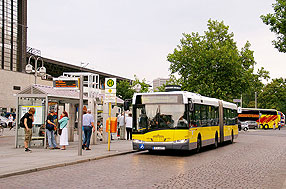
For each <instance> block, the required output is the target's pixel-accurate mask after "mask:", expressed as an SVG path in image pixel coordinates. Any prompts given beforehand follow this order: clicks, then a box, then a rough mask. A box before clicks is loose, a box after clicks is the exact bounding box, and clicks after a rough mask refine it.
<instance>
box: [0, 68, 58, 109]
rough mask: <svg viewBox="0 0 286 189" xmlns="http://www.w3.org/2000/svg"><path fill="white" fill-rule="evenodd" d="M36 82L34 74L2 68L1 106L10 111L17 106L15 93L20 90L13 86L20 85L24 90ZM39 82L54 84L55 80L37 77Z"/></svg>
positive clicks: (0, 74) (0, 72)
mask: <svg viewBox="0 0 286 189" xmlns="http://www.w3.org/2000/svg"><path fill="white" fill-rule="evenodd" d="M34 82H35V77H34V75H33V74H26V73H21V72H13V71H8V70H2V69H0V108H7V111H8V112H9V111H10V108H16V106H17V98H16V96H14V94H17V93H18V92H20V91H19V90H13V87H14V86H19V87H21V90H23V89H25V88H26V87H28V86H29V85H31V84H34ZM37 84H41V85H48V86H52V85H53V82H52V81H47V80H42V79H41V77H37Z"/></svg>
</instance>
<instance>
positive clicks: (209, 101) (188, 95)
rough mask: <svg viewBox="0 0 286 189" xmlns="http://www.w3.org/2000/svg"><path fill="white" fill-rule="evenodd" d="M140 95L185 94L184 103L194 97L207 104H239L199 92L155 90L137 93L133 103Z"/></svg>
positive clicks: (224, 105) (194, 101)
mask: <svg viewBox="0 0 286 189" xmlns="http://www.w3.org/2000/svg"><path fill="white" fill-rule="evenodd" d="M138 95H142V96H144V95H183V103H184V104H187V103H188V99H192V102H193V103H195V104H205V105H212V106H219V102H220V101H221V102H222V103H223V107H224V108H230V109H237V105H236V104H234V103H230V102H226V101H223V100H219V99H216V98H210V97H206V96H202V95H200V94H197V93H192V92H188V91H172V92H154V93H135V94H134V96H133V101H132V104H135V99H136V96H138Z"/></svg>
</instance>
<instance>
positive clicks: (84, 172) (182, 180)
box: [0, 129, 286, 189]
mask: <svg viewBox="0 0 286 189" xmlns="http://www.w3.org/2000/svg"><path fill="white" fill-rule="evenodd" d="M23 163H25V162H23ZM285 180H286V129H284V130H280V131H279V130H275V131H273V130H267V131H249V132H240V134H239V137H238V139H237V140H236V141H235V143H233V144H224V145H222V146H220V147H219V148H217V149H211V148H204V149H203V151H202V152H201V153H195V152H191V153H177V152H161V153H155V154H153V153H148V152H139V153H133V154H128V155H123V156H117V157H112V158H107V159H101V160H96V161H92V162H87V163H82V164H77V165H72V166H67V167H60V168H55V169H50V170H45V171H39V172H34V173H30V174H26V175H19V176H14V177H8V178H4V179H0V188H267V189H268V188H274V189H275V188H283V185H284V187H285V185H286V182H285Z"/></svg>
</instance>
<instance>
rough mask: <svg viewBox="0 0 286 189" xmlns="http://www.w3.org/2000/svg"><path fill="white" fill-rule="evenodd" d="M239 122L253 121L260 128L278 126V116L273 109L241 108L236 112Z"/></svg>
mask: <svg viewBox="0 0 286 189" xmlns="http://www.w3.org/2000/svg"><path fill="white" fill-rule="evenodd" d="M238 120H239V121H240V122H249V121H255V122H256V123H257V125H258V126H259V127H260V128H262V129H273V126H274V125H275V128H278V123H279V122H280V117H279V115H278V111H277V110H275V109H258V108H242V109H241V113H239V114H238Z"/></svg>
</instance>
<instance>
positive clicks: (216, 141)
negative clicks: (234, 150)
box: [213, 133, 218, 148]
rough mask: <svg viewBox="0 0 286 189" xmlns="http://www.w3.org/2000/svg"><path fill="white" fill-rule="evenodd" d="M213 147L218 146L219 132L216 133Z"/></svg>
mask: <svg viewBox="0 0 286 189" xmlns="http://www.w3.org/2000/svg"><path fill="white" fill-rule="evenodd" d="M213 147H214V148H217V147H218V134H217V133H216V134H215V142H214V145H213Z"/></svg>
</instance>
